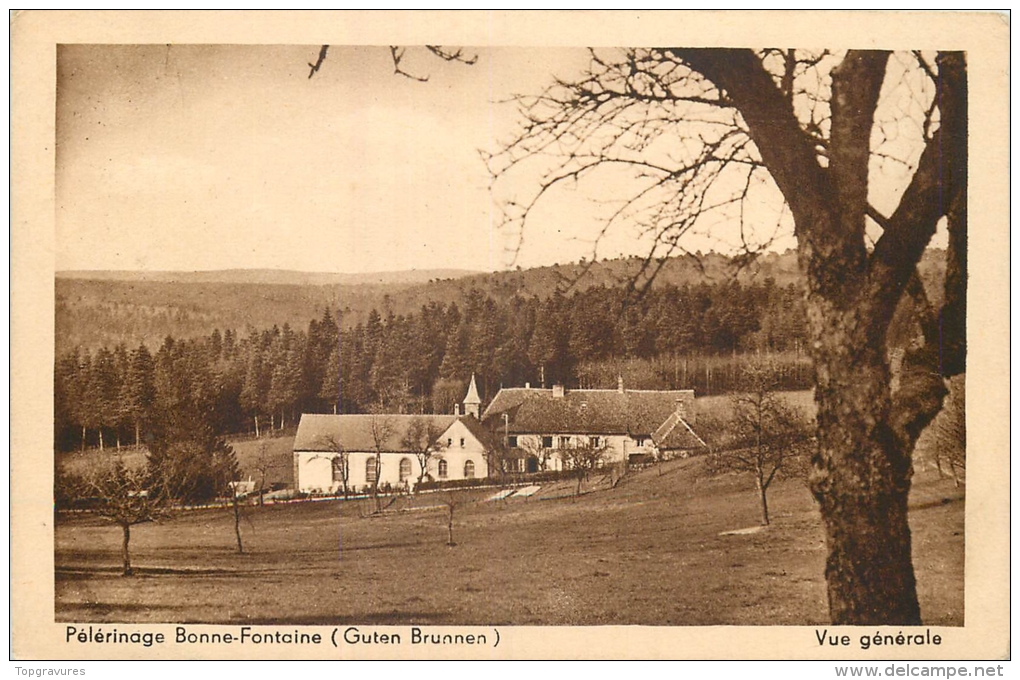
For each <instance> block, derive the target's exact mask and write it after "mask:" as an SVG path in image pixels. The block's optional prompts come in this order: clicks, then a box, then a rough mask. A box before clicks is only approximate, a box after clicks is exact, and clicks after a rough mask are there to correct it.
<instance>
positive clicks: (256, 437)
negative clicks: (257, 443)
mask: <svg viewBox="0 0 1020 680" xmlns="http://www.w3.org/2000/svg"><path fill="white" fill-rule="evenodd" d="M259 436H260V435H259V417H258V415H256V416H255V439H258V438H259Z"/></svg>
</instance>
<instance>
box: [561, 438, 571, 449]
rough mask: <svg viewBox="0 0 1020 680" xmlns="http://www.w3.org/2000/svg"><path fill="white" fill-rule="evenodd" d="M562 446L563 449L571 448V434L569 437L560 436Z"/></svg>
mask: <svg viewBox="0 0 1020 680" xmlns="http://www.w3.org/2000/svg"><path fill="white" fill-rule="evenodd" d="M560 448H561V449H569V448H570V437H569V436H567V437H560Z"/></svg>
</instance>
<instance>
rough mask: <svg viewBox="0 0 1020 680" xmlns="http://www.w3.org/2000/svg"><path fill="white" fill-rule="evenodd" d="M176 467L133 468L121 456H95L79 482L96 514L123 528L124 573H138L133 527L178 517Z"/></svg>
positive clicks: (85, 498) (126, 574) (83, 496)
mask: <svg viewBox="0 0 1020 680" xmlns="http://www.w3.org/2000/svg"><path fill="white" fill-rule="evenodd" d="M176 472H177V471H176V470H173V469H171V465H169V464H167V465H165V466H163V468H162V469H160V470H158V471H157V470H153V469H152V468H151V467H150V466H144V467H137V468H131V467H128V466H126V465H125V464H124V462H123V461H122V460H121V459H120V458H119V457H117V458H112V459H111V458H104V457H100V456H95V457H93V458H91V459H90V461H89V464H88V466H87V467H86V469H85V470H84V472H83V473H82V474H81V476H80V478H79V479H78V480H77V484H75V488H76V490H77V493H79V494H80V495H81V498H82V499H83V500H84V501H86V502H87V503H88V504H89V505H90V506H91V507H93V508H94V510H95V512H96V514H98V515H99V516H100V517H103V518H104V519H107V520H109V521H110V522H113V523H114V524H116V525H117V526H119V527H120V529H121V532H122V535H123V538H122V541H121V559H122V562H123V569H122V571H121V573H122V574H123V575H124V576H132V575H134V569H133V568H132V566H131V552H130V543H131V527H133V526H135V525H136V524H144V523H146V522H161V521H165V520H168V519H171V518H172V517H173V516H174V513H175V510H176V506H177V505H178V500H179V495H178V494H177V489H176V485H175V481H176V480H175V478H174V474H175V473H176Z"/></svg>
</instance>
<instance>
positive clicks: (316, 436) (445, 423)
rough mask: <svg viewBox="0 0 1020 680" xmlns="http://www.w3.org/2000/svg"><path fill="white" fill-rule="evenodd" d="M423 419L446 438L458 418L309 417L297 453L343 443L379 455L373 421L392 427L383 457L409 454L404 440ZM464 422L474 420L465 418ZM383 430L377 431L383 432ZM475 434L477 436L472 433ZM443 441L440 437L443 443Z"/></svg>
mask: <svg viewBox="0 0 1020 680" xmlns="http://www.w3.org/2000/svg"><path fill="white" fill-rule="evenodd" d="M419 418H424V419H426V420H428V421H431V422H432V424H433V426H434V428H435V431H436V432H438V433H440V434H444V433H445V432H446V431H447V430H448V429H450V426H451V425H453V424H454V423H455V422H456V421H457V420H458V418H457V416H436V415H335V416H334V415H320V414H313V413H305V414H303V415H302V416H301V422H300V423H299V424H298V429H297V436H295V438H294V450H295V451H332V450H334V443H333V442H339V443H340V445H341V446H343V448H344V450H346V451H375V436H373V421H375V423H376V428H380V426H381V425H383V424H388V426H389V427H388V429H389V430H391V431H390V433H389V436H388V437H386V439H385V441H383V442H382V447H381V448H382V452H383V453H407V452H408V450H407V447H406V446H404V444H403V442H402V440H403V439H404V437H405V436H406V435H407V429H408V428H409V427H410V426H411V423H412V422H414V421H415V420H417V419H419ZM461 420H474V419H473V418H464V419H461ZM380 431H381V429H376V432H380ZM472 434H473V432H472ZM439 438H440V437H437V439H439Z"/></svg>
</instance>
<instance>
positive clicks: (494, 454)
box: [485, 437, 513, 487]
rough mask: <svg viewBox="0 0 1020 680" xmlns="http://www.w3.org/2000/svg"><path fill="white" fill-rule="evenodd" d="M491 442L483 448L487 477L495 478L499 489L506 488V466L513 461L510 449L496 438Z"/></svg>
mask: <svg viewBox="0 0 1020 680" xmlns="http://www.w3.org/2000/svg"><path fill="white" fill-rule="evenodd" d="M491 439H492V441H490V442H488V443H487V444H486V446H485V465H486V467H487V468H488V471H489V477H494V476H496V477H497V478H498V479H499V485H500V487H504V486H506V480H507V472H508V470H507V465H508V464H509V463H510V461H511V460H513V455H512V454H511V452H510V447H508V446H507V445H506V443H505V442H504V441H503V440H502V439H500V438H498V437H492V438H491Z"/></svg>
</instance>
